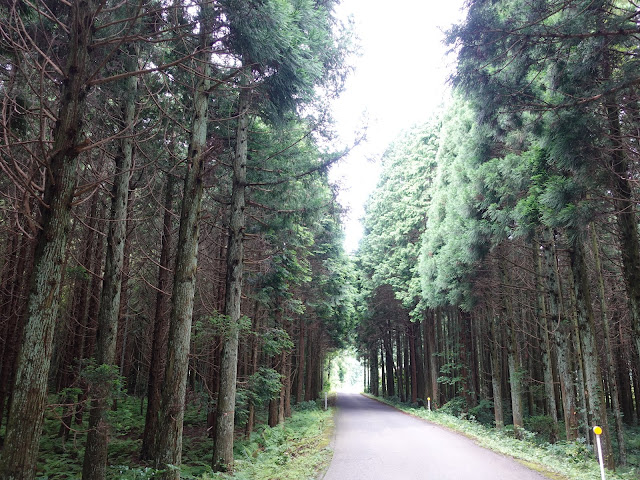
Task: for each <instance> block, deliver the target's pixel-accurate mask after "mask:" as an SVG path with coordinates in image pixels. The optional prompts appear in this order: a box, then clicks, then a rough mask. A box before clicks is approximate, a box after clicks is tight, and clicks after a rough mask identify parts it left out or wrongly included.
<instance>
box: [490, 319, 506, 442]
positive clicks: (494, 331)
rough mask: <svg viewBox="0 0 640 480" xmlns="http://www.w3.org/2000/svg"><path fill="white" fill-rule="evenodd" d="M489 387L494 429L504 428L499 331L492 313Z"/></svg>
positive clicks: (496, 320)
mask: <svg viewBox="0 0 640 480" xmlns="http://www.w3.org/2000/svg"><path fill="white" fill-rule="evenodd" d="M491 317H492V318H491V320H490V321H491V386H492V389H493V416H494V419H495V424H496V428H497V429H498V430H502V429H503V428H504V410H503V407H502V362H501V361H500V360H501V357H502V354H501V349H502V342H501V339H500V329H499V328H498V316H497V315H496V314H495V312H493V314H492V316H491Z"/></svg>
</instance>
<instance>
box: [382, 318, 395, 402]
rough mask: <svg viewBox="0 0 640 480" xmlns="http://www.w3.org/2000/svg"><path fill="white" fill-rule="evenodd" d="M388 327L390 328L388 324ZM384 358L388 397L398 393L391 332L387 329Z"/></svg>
mask: <svg viewBox="0 0 640 480" xmlns="http://www.w3.org/2000/svg"><path fill="white" fill-rule="evenodd" d="M387 328H390V327H389V326H387ZM384 358H385V362H386V373H387V395H386V396H387V397H393V396H395V394H396V390H395V384H394V379H393V344H392V343H391V332H390V331H389V330H387V331H386V332H385V336H384Z"/></svg>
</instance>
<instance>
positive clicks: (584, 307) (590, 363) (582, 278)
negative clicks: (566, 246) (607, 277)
mask: <svg viewBox="0 0 640 480" xmlns="http://www.w3.org/2000/svg"><path fill="white" fill-rule="evenodd" d="M576 237H577V238H576V239H575V240H574V241H573V242H572V243H573V244H572V245H571V247H572V248H571V249H570V256H571V270H572V272H573V276H574V278H575V282H574V289H575V296H576V307H577V316H578V329H579V336H580V345H581V347H582V359H583V368H584V375H585V381H586V389H587V393H588V402H587V408H588V411H589V417H590V419H592V421H593V422H594V423H595V424H596V425H599V426H600V427H602V431H603V433H602V436H601V439H602V448H603V450H604V452H603V454H604V461H605V465H606V466H607V468H614V467H615V462H614V457H613V450H612V448H611V439H610V435H609V423H608V421H607V411H606V405H605V401H604V391H603V387H602V370H601V366H600V357H599V355H598V350H597V345H596V338H595V322H594V316H593V309H592V306H591V305H592V304H591V293H590V290H589V279H588V277H587V269H586V265H585V259H584V247H583V244H582V238H581V237H580V236H576ZM589 430H591V429H589Z"/></svg>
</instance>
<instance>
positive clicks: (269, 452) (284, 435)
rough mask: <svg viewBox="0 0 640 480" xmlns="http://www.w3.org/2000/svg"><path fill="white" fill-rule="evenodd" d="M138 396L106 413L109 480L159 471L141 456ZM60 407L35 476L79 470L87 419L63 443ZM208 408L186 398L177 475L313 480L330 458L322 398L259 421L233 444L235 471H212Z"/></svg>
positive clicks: (49, 478)
mask: <svg viewBox="0 0 640 480" xmlns="http://www.w3.org/2000/svg"><path fill="white" fill-rule="evenodd" d="M140 408H141V405H140V400H139V399H137V398H134V397H126V398H123V399H121V400H120V401H119V402H118V408H117V409H116V410H114V411H111V412H109V417H110V421H111V423H112V425H113V428H114V434H113V437H112V441H111V442H110V443H109V458H110V459H111V466H110V467H109V468H108V471H107V478H109V479H113V480H116V479H117V480H145V479H152V478H156V476H157V474H158V473H160V472H159V471H158V470H156V469H154V468H152V467H151V466H150V464H149V462H145V461H142V460H140V456H139V452H140V447H141V442H142V439H141V435H140V433H141V432H142V430H143V429H144V415H142V414H141V410H140ZM61 413H62V409H61V408H52V409H51V410H49V411H48V412H47V416H46V420H45V429H44V432H43V436H42V442H41V446H40V458H39V460H38V465H39V469H38V473H37V476H36V478H37V479H38V480H54V479H56V480H58V479H76V478H80V476H81V474H82V461H81V460H82V458H83V455H84V445H85V438H86V429H87V422H86V419H85V421H83V423H82V424H81V425H73V428H74V430H73V434H72V435H71V436H70V437H69V440H67V441H66V442H65V441H64V440H63V438H64V437H60V436H59V435H58V433H59V431H60V417H61ZM206 419H207V410H206V406H205V405H204V404H203V403H202V402H199V401H197V400H193V401H191V402H189V406H188V408H187V410H186V414H185V420H184V426H185V429H184V449H183V456H182V465H181V466H180V478H181V479H184V480H186V479H189V480H191V479H194V480H195V479H199V480H213V479H230V478H233V479H235V480H245V479H252V480H271V479H278V480H280V479H282V480H284V479H291V480H293V479H295V480H302V479H313V478H316V477H317V476H318V474H319V472H321V471H322V470H324V469H325V468H326V467H327V466H328V464H329V462H330V460H331V451H330V450H329V448H328V447H329V442H330V439H331V433H332V430H333V415H332V410H331V409H329V410H327V411H325V410H324V409H323V405H322V402H320V401H318V402H315V401H310V402H302V403H300V404H297V405H295V406H294V407H293V415H292V416H291V417H290V418H289V419H287V420H286V421H285V422H284V423H283V424H280V425H278V426H276V427H273V428H271V427H269V426H268V425H265V424H262V425H260V426H258V427H257V428H256V430H255V431H254V432H253V433H252V434H251V436H250V437H249V438H238V437H237V438H236V442H235V446H234V457H235V459H236V460H235V473H234V475H231V474H227V473H214V472H213V470H212V468H211V458H212V451H213V440H212V439H211V438H210V436H209V434H208V432H207V428H206V424H207V421H206Z"/></svg>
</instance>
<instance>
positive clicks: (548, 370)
mask: <svg viewBox="0 0 640 480" xmlns="http://www.w3.org/2000/svg"><path fill="white" fill-rule="evenodd" d="M533 251H534V256H535V258H534V262H535V263H534V265H535V267H536V291H537V297H538V334H539V337H540V339H541V340H542V341H541V342H540V349H541V351H542V368H543V377H544V391H545V401H546V405H547V410H548V414H549V415H550V416H551V419H552V420H553V428H552V431H551V434H550V438H549V442H550V443H555V442H556V440H557V435H558V407H557V405H556V393H555V387H554V382H553V379H554V376H553V363H552V361H551V342H550V340H549V318H548V313H547V304H546V301H545V295H544V281H543V280H544V274H543V269H542V255H541V254H540V251H539V249H538V248H534V250H533Z"/></svg>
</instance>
